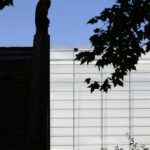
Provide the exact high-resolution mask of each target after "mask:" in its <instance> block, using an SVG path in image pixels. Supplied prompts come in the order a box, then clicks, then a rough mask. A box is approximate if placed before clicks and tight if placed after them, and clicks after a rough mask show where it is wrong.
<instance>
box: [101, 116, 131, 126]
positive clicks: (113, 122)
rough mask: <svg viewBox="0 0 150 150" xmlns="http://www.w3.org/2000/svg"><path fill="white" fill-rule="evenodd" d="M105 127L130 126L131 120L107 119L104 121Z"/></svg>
mask: <svg viewBox="0 0 150 150" xmlns="http://www.w3.org/2000/svg"><path fill="white" fill-rule="evenodd" d="M103 125H104V126H116V127H118V126H128V125H129V119H128V118H105V119H103Z"/></svg>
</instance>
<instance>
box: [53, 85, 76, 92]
mask: <svg viewBox="0 0 150 150" xmlns="http://www.w3.org/2000/svg"><path fill="white" fill-rule="evenodd" d="M50 89H51V91H54V92H57V91H58V92H59V91H62V92H67V91H73V84H72V83H51V86H50Z"/></svg>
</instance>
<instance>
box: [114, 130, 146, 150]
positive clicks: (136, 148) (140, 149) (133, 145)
mask: <svg viewBox="0 0 150 150" xmlns="http://www.w3.org/2000/svg"><path fill="white" fill-rule="evenodd" d="M127 136H128V142H129V146H130V149H131V150H149V148H148V147H147V146H146V145H144V144H142V145H139V144H138V143H137V142H135V139H134V138H133V137H131V136H130V135H128V133H127ZM115 150H123V148H119V146H116V147H115Z"/></svg>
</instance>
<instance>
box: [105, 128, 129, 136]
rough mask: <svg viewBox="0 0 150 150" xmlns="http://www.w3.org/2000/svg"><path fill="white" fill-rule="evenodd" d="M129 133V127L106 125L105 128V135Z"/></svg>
mask: <svg viewBox="0 0 150 150" xmlns="http://www.w3.org/2000/svg"><path fill="white" fill-rule="evenodd" d="M126 133H129V127H105V128H104V129H103V134H104V135H125V134H126Z"/></svg>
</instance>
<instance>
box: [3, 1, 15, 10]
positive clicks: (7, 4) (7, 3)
mask: <svg viewBox="0 0 150 150" xmlns="http://www.w3.org/2000/svg"><path fill="white" fill-rule="evenodd" d="M10 5H12V6H13V0H0V10H1V9H3V8H4V7H5V6H10Z"/></svg>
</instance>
